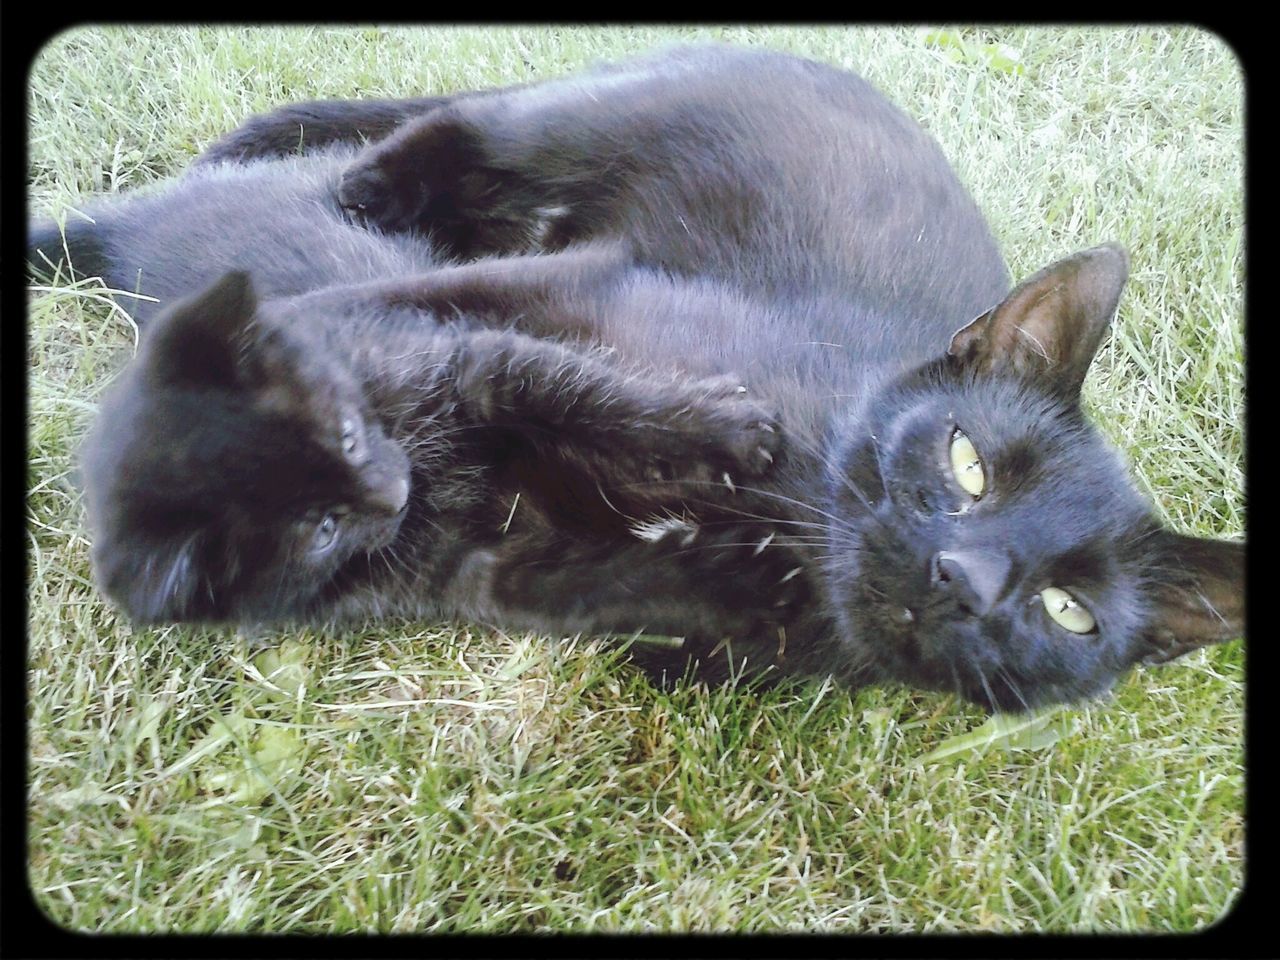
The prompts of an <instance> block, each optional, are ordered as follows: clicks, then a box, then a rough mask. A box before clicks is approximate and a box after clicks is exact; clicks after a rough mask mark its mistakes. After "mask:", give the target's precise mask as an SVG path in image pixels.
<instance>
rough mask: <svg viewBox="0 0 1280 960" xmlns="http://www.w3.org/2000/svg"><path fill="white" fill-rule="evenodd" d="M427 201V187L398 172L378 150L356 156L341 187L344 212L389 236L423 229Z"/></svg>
mask: <svg viewBox="0 0 1280 960" xmlns="http://www.w3.org/2000/svg"><path fill="white" fill-rule="evenodd" d="M428 200H429V197H428V195H427V188H426V185H425V184H423V183H422V182H421V181H420V180H417V179H416V178H411V177H406V176H404V175H403V173H402V172H399V173H398V172H397V171H396V169H395V168H394V167H393V166H392V165H390V164H388V163H386V162H384V160H383V158H382V157H381V156H380V152H379V151H377V150H370V151H367V152H366V153H365V154H363V155H361V156H359V157H357V158H356V159H355V160H354V161H353V162H352V163H351V165H350V166H348V167H347V169H346V170H344V171H343V173H342V180H341V181H340V182H339V184H338V205H339V206H341V207H342V209H344V210H346V211H347V212H348V213H349V214H350V215H351V217H352V218H353V219H355V220H358V221H360V222H361V223H364V224H365V225H366V226H372V227H376V228H378V229H380V230H384V231H386V232H388V233H391V232H396V231H404V230H412V229H414V228H415V227H417V226H420V225H421V223H422V220H423V218H424V214H425V211H426V207H427V202H428Z"/></svg>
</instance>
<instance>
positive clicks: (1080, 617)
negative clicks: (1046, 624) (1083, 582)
mask: <svg viewBox="0 0 1280 960" xmlns="http://www.w3.org/2000/svg"><path fill="white" fill-rule="evenodd" d="M1040 599H1041V600H1042V601H1044V608H1045V609H1046V610H1048V611H1049V616H1051V617H1053V619H1054V620H1055V621H1056V622H1057V623H1058V624H1059V626H1062V627H1065V628H1066V629H1068V630H1070V631H1071V632H1072V633H1092V632H1093V630H1094V628H1095V627H1096V626H1097V622H1096V621H1095V620H1094V619H1093V614H1091V613H1090V612H1089V611H1088V610H1086V609H1085V608H1084V607H1082V606H1081V605H1080V601H1079V600H1077V599H1076V598H1075V597H1073V596H1072V595H1071V594H1069V593H1067V591H1065V590H1062V589H1059V588H1058V587H1045V588H1044V589H1043V590H1041V591H1040Z"/></svg>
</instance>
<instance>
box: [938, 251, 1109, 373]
mask: <svg viewBox="0 0 1280 960" xmlns="http://www.w3.org/2000/svg"><path fill="white" fill-rule="evenodd" d="M1128 276H1129V256H1128V254H1127V253H1125V251H1124V248H1123V247H1121V246H1119V245H1118V244H1114V243H1108V244H1104V245H1102V246H1100V247H1093V248H1092V249H1090V250H1085V251H1084V252H1082V253H1077V254H1076V255H1075V256H1071V257H1067V258H1066V259H1065V260H1059V261H1058V262H1057V263H1054V264H1052V265H1050V266H1048V267H1046V268H1045V269H1043V270H1041V271H1040V272H1039V273H1037V274H1036V275H1035V276H1033V277H1031V278H1030V279H1028V280H1024V281H1023V282H1022V283H1020V284H1018V286H1017V287H1015V288H1014V290H1013V292H1012V293H1010V294H1009V295H1008V296H1007V297H1005V299H1004V301H1003V302H1001V303H1000V304H999V305H998V306H996V307H994V308H993V309H991V310H988V311H987V312H986V313H984V314H983V315H982V316H980V317H978V318H977V319H976V320H974V321H973V322H971V323H969V324H968V325H967V326H965V327H964V328H962V329H961V330H959V331H958V332H957V333H956V334H955V335H954V336H953V337H952V338H951V345H950V347H949V348H948V350H947V354H948V356H949V357H951V358H952V360H953V362H956V363H959V364H963V365H965V366H967V367H970V368H971V369H973V370H974V371H975V372H977V373H979V374H983V373H989V372H994V371H1004V372H1011V373H1016V374H1019V375H1022V376H1027V377H1031V378H1033V379H1035V380H1037V381H1039V382H1041V383H1044V384H1046V385H1048V386H1049V387H1050V388H1051V389H1052V390H1053V391H1054V392H1055V393H1059V394H1061V395H1063V396H1067V397H1075V396H1077V395H1078V394H1079V392H1080V385H1081V384H1082V383H1083V382H1084V375H1085V373H1086V372H1088V370H1089V364H1090V363H1092V362H1093V356H1094V354H1095V353H1097V351H1098V347H1099V345H1101V343H1102V338H1103V336H1104V335H1105V334H1106V331H1107V326H1108V324H1110V323H1111V318H1112V317H1114V316H1115V312H1116V305H1117V304H1118V303H1119V302H1120V291H1121V290H1122V289H1123V288H1124V283H1125V280H1126V279H1127V278H1128Z"/></svg>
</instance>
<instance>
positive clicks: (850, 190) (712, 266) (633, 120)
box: [573, 45, 1009, 329]
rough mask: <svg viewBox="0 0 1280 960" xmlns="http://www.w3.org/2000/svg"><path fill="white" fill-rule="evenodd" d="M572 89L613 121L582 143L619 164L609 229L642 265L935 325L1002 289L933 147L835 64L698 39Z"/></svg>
mask: <svg viewBox="0 0 1280 960" xmlns="http://www.w3.org/2000/svg"><path fill="white" fill-rule="evenodd" d="M573 82H574V83H576V84H579V85H580V86H581V87H582V88H583V89H585V90H586V91H587V92H588V93H589V94H591V93H593V87H598V88H599V89H596V90H594V93H593V95H594V97H595V98H596V99H595V100H592V99H591V97H587V98H586V99H584V100H583V101H582V102H583V104H584V109H586V110H591V109H595V107H594V106H593V104H596V103H599V104H602V105H603V104H608V105H609V107H610V108H612V109H615V110H617V112H618V114H619V118H620V119H619V121H618V122H617V124H616V125H614V126H613V127H608V126H603V125H602V126H601V127H600V129H601V130H604V131H612V134H613V137H614V142H612V143H609V142H604V143H600V144H596V145H595V149H596V150H598V151H600V153H601V154H603V155H604V156H607V157H612V158H620V159H618V162H620V163H625V164H626V165H629V167H630V168H631V169H632V170H633V171H635V175H634V177H633V179H632V180H631V181H630V182H632V183H633V184H634V189H633V190H632V191H631V193H630V195H628V196H625V197H622V198H620V199H619V201H618V202H617V203H616V207H615V210H616V211H617V221H616V225H615V228H616V230H617V231H618V234H619V235H620V236H624V237H626V238H627V239H628V241H629V242H631V243H633V244H634V246H635V248H636V250H637V253H638V255H639V256H640V258H641V259H642V260H643V261H645V262H646V263H649V264H652V265H655V266H659V267H661V268H663V269H665V270H669V271H672V272H675V273H683V274H686V275H688V274H696V273H702V274H704V275H713V276H715V277H717V278H718V279H721V280H725V281H728V282H732V283H735V284H736V285H738V286H739V287H740V288H742V289H745V290H751V291H756V292H763V293H765V294H767V295H769V296H771V297H775V298H781V299H787V298H803V297H806V296H809V295H811V294H814V293H817V294H818V295H819V296H820V297H835V298H837V299H840V298H845V299H854V298H856V299H857V301H858V302H859V303H860V304H861V305H862V306H864V307H865V308H867V309H868V311H869V312H871V313H891V314H896V315H899V316H905V317H907V318H909V319H911V320H922V321H923V322H931V318H934V317H937V316H939V315H944V317H945V319H943V320H941V321H936V322H937V323H938V327H939V329H942V328H943V327H946V326H947V325H948V324H950V329H954V327H955V326H956V325H958V324H959V323H963V322H965V320H967V319H971V318H972V317H973V316H974V315H976V313H978V312H980V311H982V310H985V309H986V308H988V307H989V306H991V304H992V303H994V302H995V301H996V300H998V299H999V297H1000V296H1002V295H1003V294H1004V293H1005V292H1006V291H1007V289H1008V286H1009V276H1008V272H1007V269H1006V267H1005V264H1004V260H1003V258H1002V257H1001V255H1000V251H999V248H998V245H997V244H996V242H995V239H994V238H993V236H992V234H991V231H990V229H989V228H988V226H987V224H986V221H985V219H984V217H983V216H982V213H981V212H980V210H979V209H978V207H977V205H976V204H975V203H974V201H973V199H972V197H971V196H970V195H969V193H968V191H967V190H966V189H965V187H964V185H963V184H962V183H961V182H960V180H959V179H958V177H957V176H956V174H955V172H954V170H953V169H952V167H951V165H950V163H949V162H948V160H947V158H946V156H945V155H944V154H943V152H942V150H941V148H940V147H939V146H938V144H937V143H936V142H935V141H934V139H933V138H932V137H931V136H930V135H929V134H928V133H927V131H925V130H924V129H923V127H922V126H921V125H920V124H919V123H917V122H916V121H915V120H914V119H912V118H911V117H909V116H908V115H907V114H906V113H905V112H904V111H903V110H901V109H900V108H899V107H897V106H896V105H894V104H893V103H892V102H890V100H889V99H888V98H887V97H885V96H884V95H883V94H881V93H880V92H879V91H877V90H876V89H875V88H874V87H873V86H872V85H871V84H870V83H868V82H867V81H866V80H864V79H863V78H862V77H860V76H858V75H856V74H854V73H852V72H850V71H847V70H842V69H837V68H835V67H833V66H829V65H826V64H822V63H817V62H814V61H811V60H806V59H802V58H799V57H794V56H791V55H788V54H784V53H780V52H775V51H769V50H762V49H752V48H743V47H734V46H727V45H698V46H692V47H682V48H677V49H674V50H668V51H663V52H660V53H658V54H655V55H652V56H649V57H646V58H641V59H640V60H638V61H635V62H633V63H631V64H628V65H624V66H623V67H620V68H615V69H612V70H607V71H605V72H603V73H601V74H599V75H598V76H596V77H588V78H586V79H582V80H577V81H573ZM586 126H591V124H587V125H586ZM598 135H599V136H601V137H603V138H604V139H605V140H606V141H607V139H608V138H607V135H606V134H598ZM953 321H955V322H953Z"/></svg>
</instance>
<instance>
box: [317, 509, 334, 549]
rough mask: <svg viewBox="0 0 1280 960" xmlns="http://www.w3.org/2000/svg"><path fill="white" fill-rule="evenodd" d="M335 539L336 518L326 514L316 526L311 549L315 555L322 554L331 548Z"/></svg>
mask: <svg viewBox="0 0 1280 960" xmlns="http://www.w3.org/2000/svg"><path fill="white" fill-rule="evenodd" d="M337 538H338V518H337V517H335V516H334V515H333V514H332V513H326V514H325V515H324V519H323V520H321V521H320V522H319V523H318V524H316V532H315V535H314V536H313V537H312V539H311V549H312V550H314V551H315V552H316V553H323V552H324V551H325V550H328V549H329V548H330V547H331V546H333V542H334V541H335V540H336V539H337Z"/></svg>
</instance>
